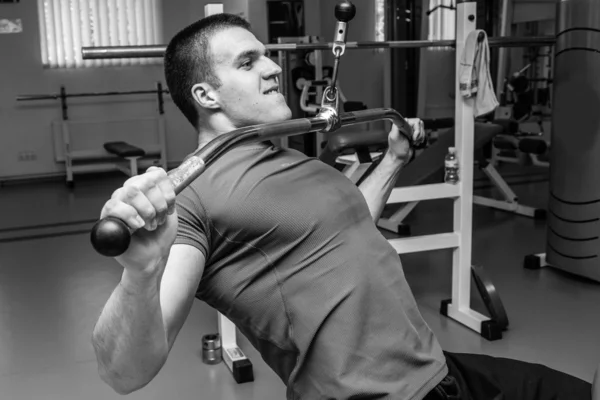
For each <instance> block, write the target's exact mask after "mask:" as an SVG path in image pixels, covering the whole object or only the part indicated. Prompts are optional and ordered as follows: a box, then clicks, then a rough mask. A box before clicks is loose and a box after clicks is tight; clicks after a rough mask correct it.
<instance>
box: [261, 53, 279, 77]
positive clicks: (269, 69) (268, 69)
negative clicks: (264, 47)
mask: <svg viewBox="0 0 600 400" xmlns="http://www.w3.org/2000/svg"><path fill="white" fill-rule="evenodd" d="M279 74H281V67H280V66H279V65H277V63H275V62H273V60H271V59H270V58H269V57H267V56H265V69H264V72H263V75H264V77H265V79H269V78H272V77H274V76H277V75H279Z"/></svg>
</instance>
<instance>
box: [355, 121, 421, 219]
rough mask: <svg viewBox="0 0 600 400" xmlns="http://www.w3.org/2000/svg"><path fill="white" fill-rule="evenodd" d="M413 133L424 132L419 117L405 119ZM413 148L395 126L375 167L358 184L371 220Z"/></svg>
mask: <svg viewBox="0 0 600 400" xmlns="http://www.w3.org/2000/svg"><path fill="white" fill-rule="evenodd" d="M407 121H408V122H409V124H410V125H411V127H412V128H413V130H414V131H416V132H415V133H420V134H424V132H422V130H423V122H422V121H421V120H419V119H416V118H415V119H407ZM413 152H414V150H413V149H411V147H410V144H409V143H408V140H407V139H406V138H405V137H404V136H403V135H401V134H400V133H399V132H398V129H397V128H396V127H395V126H392V130H391V131H390V134H389V136H388V149H387V150H386V152H385V155H384V156H383V158H382V159H381V162H380V163H379V165H377V167H376V168H375V169H374V170H373V171H372V172H371V173H370V174H369V176H367V177H366V178H365V179H364V180H363V182H362V183H361V184H360V185H359V186H358V188H359V189H360V191H361V192H362V194H363V196H364V197H365V200H366V201H367V204H368V206H369V210H370V211H371V216H372V217H373V221H375V222H377V221H378V220H379V217H380V216H381V213H382V212H383V209H384V207H385V205H386V203H387V200H388V198H389V197H390V194H391V193H392V189H393V188H394V184H395V183H396V180H397V179H398V175H399V174H400V172H401V171H402V168H403V167H404V166H405V165H406V164H407V163H408V162H409V161H410V159H411V157H412V156H413Z"/></svg>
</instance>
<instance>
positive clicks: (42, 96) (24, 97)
mask: <svg viewBox="0 0 600 400" xmlns="http://www.w3.org/2000/svg"><path fill="white" fill-rule="evenodd" d="M150 93H151V94H156V93H167V94H168V93H169V91H168V90H160V91H159V90H156V89H155V90H132V91H125V92H96V93H94V92H90V93H66V94H61V93H57V94H26V95H19V96H17V101H32V100H50V99H53V100H56V99H61V98H67V97H98V96H123V95H131V94H150Z"/></svg>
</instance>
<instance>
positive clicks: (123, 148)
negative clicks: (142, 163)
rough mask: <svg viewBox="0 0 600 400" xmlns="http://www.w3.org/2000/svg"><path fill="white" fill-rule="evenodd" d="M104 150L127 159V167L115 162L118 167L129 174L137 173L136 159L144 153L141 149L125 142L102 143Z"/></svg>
mask: <svg viewBox="0 0 600 400" xmlns="http://www.w3.org/2000/svg"><path fill="white" fill-rule="evenodd" d="M104 150H106V151H108V152H109V153H110V154H114V155H116V156H118V157H120V158H123V159H126V160H128V161H129V168H127V167H124V166H123V165H121V164H115V165H116V167H117V168H118V169H120V170H121V171H123V172H124V173H125V174H127V175H129V176H135V175H137V174H138V160H139V159H140V158H141V157H144V156H145V155H146V152H145V151H144V150H143V149H140V148H139V147H135V146H132V145H130V144H129V143H126V142H107V143H104Z"/></svg>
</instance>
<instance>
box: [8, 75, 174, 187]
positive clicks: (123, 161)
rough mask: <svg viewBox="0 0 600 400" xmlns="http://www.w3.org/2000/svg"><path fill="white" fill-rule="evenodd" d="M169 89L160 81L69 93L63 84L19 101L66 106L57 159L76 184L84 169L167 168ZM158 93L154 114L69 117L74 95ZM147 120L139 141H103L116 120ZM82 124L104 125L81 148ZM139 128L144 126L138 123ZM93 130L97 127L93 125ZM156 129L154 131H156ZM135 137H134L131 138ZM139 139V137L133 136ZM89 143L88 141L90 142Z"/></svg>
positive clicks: (69, 183)
mask: <svg viewBox="0 0 600 400" xmlns="http://www.w3.org/2000/svg"><path fill="white" fill-rule="evenodd" d="M165 93H169V91H168V90H164V89H163V88H162V84H161V83H160V82H157V84H156V89H154V90H131V91H114V92H91V93H67V90H66V89H65V87H64V86H62V87H61V88H60V93H59V94H42V95H20V96H17V101H40V100H60V104H61V108H62V120H61V121H60V134H57V132H55V138H54V139H55V140H54V142H55V160H56V161H57V162H64V163H65V170H66V184H67V186H69V187H73V186H74V175H75V174H80V173H90V172H103V171H106V170H114V169H118V170H120V171H122V172H123V173H125V174H127V175H128V176H133V175H137V174H138V170H139V168H142V167H144V168H147V167H149V166H151V165H160V166H161V167H163V168H164V169H165V170H166V169H167V140H166V125H165V120H164V116H163V114H164V99H163V94H165ZM141 94H155V95H156V99H157V105H158V115H157V116H151V117H135V118H121V119H111V118H107V119H99V120H86V119H77V120H72V119H69V114H68V105H67V99H68V98H73V97H78V98H79V97H105V96H126V95H141ZM130 123H133V124H144V123H147V124H148V127H143V128H141V129H148V128H149V129H148V131H145V132H144V133H143V138H137V143H129V142H126V141H124V140H122V138H117V139H116V140H115V139H113V140H109V141H108V142H104V143H101V141H102V137H112V136H113V135H112V132H111V128H110V126H111V125H112V126H114V125H115V124H130ZM81 125H88V127H90V126H94V127H97V126H100V127H101V128H100V135H99V137H94V138H93V139H94V140H89V138H87V140H86V142H95V143H93V144H92V145H91V147H90V146H84V147H83V148H81V144H80V143H78V146H75V145H74V142H75V137H74V131H76V128H77V127H78V126H81ZM138 128H140V127H139V126H138ZM90 130H94V129H93V128H90ZM152 133H154V135H153V134H152ZM129 140H131V139H129ZM133 140H135V139H133ZM86 144H87V143H86Z"/></svg>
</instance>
